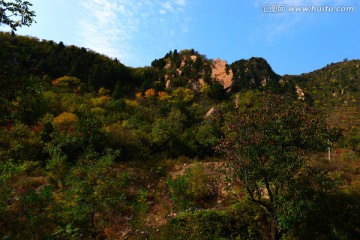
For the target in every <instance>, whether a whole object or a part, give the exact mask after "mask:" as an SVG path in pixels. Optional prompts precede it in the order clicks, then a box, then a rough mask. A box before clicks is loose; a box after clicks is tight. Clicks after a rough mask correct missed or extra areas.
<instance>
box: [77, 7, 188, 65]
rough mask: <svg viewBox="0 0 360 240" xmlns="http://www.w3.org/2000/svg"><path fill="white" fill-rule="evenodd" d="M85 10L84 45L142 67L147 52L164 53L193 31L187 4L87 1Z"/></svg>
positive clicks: (82, 33) (80, 22)
mask: <svg viewBox="0 0 360 240" xmlns="http://www.w3.org/2000/svg"><path fill="white" fill-rule="evenodd" d="M81 6H82V8H83V9H84V12H83V14H82V15H81V17H80V18H79V21H78V24H79V27H80V29H81V30H80V37H81V39H82V41H83V45H84V46H86V47H88V48H91V49H93V50H95V51H98V52H101V53H103V54H106V55H108V56H110V57H117V58H119V60H120V61H121V62H123V63H125V64H129V65H142V64H143V59H144V51H146V49H154V48H158V47H161V48H162V51H163V50H164V47H170V45H174V44H176V41H179V40H180V39H181V36H182V35H183V34H185V33H186V32H187V31H188V30H189V28H190V18H189V16H187V13H186V11H185V10H186V8H187V6H188V3H187V0H168V1H162V0H143V1H135V0H87V1H82V2H81ZM159 13H160V15H159ZM164 45H165V46H164ZM147 51H149V50H147ZM145 57H146V56H145ZM149 63H150V62H149ZM149 63H147V64H149Z"/></svg>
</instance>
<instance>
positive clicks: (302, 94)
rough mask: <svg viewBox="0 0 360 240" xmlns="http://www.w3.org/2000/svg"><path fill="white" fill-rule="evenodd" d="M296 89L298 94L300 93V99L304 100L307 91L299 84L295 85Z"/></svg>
mask: <svg viewBox="0 0 360 240" xmlns="http://www.w3.org/2000/svg"><path fill="white" fill-rule="evenodd" d="M295 91H296V94H297V95H298V99H299V100H302V101H304V100H305V93H304V91H303V90H302V89H301V88H300V87H299V86H298V85H296V86H295Z"/></svg>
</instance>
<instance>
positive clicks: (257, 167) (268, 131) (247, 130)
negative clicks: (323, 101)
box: [218, 96, 332, 239]
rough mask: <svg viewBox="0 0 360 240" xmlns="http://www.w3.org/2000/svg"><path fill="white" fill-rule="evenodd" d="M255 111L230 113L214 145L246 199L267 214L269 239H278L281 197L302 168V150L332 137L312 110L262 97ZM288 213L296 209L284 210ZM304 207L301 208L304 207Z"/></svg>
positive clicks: (322, 144) (321, 144)
mask: <svg viewBox="0 0 360 240" xmlns="http://www.w3.org/2000/svg"><path fill="white" fill-rule="evenodd" d="M262 101H263V102H262V103H263V104H262V107H260V108H259V109H258V110H256V111H252V112H249V113H247V114H237V113H236V112H235V114H234V116H232V117H230V118H229V119H228V122H227V126H226V128H225V138H224V139H223V140H222V142H221V143H220V144H219V146H218V150H219V151H220V152H222V153H224V154H225V156H226V158H227V159H228V160H229V162H230V166H231V169H232V170H233V172H234V174H235V177H236V179H238V180H239V181H241V182H242V184H243V185H244V186H245V188H246V191H247V194H248V197H249V199H250V200H251V201H252V202H253V203H255V204H258V206H261V207H262V208H263V209H264V210H265V211H266V212H267V214H268V218H269V222H270V225H271V226H270V227H271V233H270V236H271V239H279V237H280V235H281V233H282V229H281V227H280V225H279V211H280V210H281V204H280V202H281V199H282V197H283V196H284V194H285V192H287V191H288V190H289V189H292V190H294V191H296V189H294V188H292V185H293V184H294V181H295V177H296V176H297V174H299V173H300V171H301V170H303V169H304V166H305V163H306V161H305V158H304V156H305V153H306V152H307V151H310V150H320V151H321V150H324V149H326V146H327V141H328V140H329V139H331V137H332V135H331V131H329V129H328V127H327V125H326V124H325V122H324V121H323V120H322V119H321V118H319V117H318V116H317V115H316V114H315V113H314V112H313V111H311V109H309V108H307V107H304V106H301V105H297V104H295V103H294V104H293V105H291V104H289V103H288V102H286V100H285V99H283V98H281V97H279V96H267V97H264V99H263V100H262ZM287 211H288V213H289V214H291V212H292V211H295V212H296V210H295V209H288V210H287ZM303 211H306V210H303Z"/></svg>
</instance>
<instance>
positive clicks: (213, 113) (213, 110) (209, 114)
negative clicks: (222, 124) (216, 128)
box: [204, 107, 223, 120]
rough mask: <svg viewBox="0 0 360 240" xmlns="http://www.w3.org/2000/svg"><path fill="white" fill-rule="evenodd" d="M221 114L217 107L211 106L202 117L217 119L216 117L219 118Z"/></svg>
mask: <svg viewBox="0 0 360 240" xmlns="http://www.w3.org/2000/svg"><path fill="white" fill-rule="evenodd" d="M222 116H223V114H222V112H221V111H220V110H219V109H217V108H215V107H212V108H210V110H209V111H207V113H206V114H205V117H204V118H205V119H210V120H218V119H219V120H221V119H222Z"/></svg>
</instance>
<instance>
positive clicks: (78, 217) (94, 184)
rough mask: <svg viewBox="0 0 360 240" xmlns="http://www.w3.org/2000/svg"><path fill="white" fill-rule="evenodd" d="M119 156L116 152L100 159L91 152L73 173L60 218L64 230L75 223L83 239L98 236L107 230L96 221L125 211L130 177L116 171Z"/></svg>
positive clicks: (67, 187)
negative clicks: (112, 213)
mask: <svg viewBox="0 0 360 240" xmlns="http://www.w3.org/2000/svg"><path fill="white" fill-rule="evenodd" d="M117 155H118V152H117V151H111V150H107V151H106V152H105V153H104V154H103V155H99V154H97V153H95V152H93V151H91V150H90V151H88V152H87V153H85V154H84V155H83V157H82V159H81V161H79V163H78V164H77V165H76V166H75V167H73V168H72V169H71V171H70V172H69V174H68V176H67V178H66V188H65V191H64V195H63V199H61V201H60V205H61V208H62V211H60V212H59V217H60V219H61V220H62V222H63V223H64V227H65V226H66V224H68V223H69V222H71V221H73V222H74V225H75V227H78V228H79V231H80V232H82V233H83V235H85V236H90V235H91V234H95V235H97V234H98V231H99V230H100V229H101V228H102V227H104V226H103V225H102V224H106V223H104V222H102V221H100V219H97V218H99V213H100V212H101V213H103V214H109V215H110V214H111V212H116V211H121V210H122V209H123V207H124V202H125V198H124V197H125V196H124V186H125V185H126V183H127V180H128V175H127V174H126V173H119V171H116V169H114V168H113V161H114V159H115V158H116V156H117ZM102 219H106V217H105V216H103V218H102Z"/></svg>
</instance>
